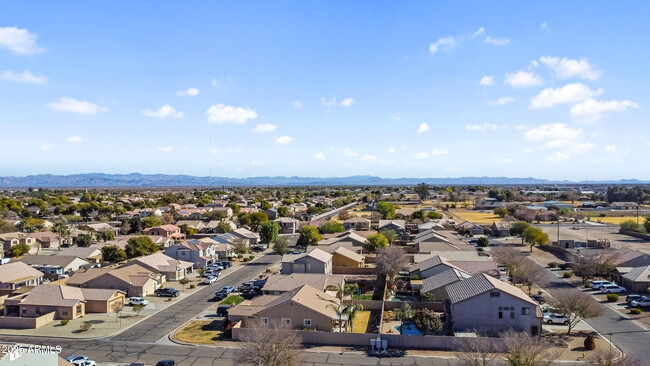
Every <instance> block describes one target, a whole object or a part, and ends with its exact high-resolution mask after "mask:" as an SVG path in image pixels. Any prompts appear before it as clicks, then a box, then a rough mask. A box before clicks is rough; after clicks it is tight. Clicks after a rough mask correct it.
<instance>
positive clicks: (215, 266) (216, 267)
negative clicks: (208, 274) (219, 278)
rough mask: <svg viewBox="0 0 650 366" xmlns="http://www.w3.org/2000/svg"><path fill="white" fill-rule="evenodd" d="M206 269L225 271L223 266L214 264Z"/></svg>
mask: <svg viewBox="0 0 650 366" xmlns="http://www.w3.org/2000/svg"><path fill="white" fill-rule="evenodd" d="M205 269H207V270H208V271H223V266H221V265H216V264H213V265H211V266H207V267H206V268H205Z"/></svg>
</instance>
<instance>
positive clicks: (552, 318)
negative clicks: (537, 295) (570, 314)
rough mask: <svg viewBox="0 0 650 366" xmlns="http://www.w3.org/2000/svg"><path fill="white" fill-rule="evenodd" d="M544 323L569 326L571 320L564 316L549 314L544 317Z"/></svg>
mask: <svg viewBox="0 0 650 366" xmlns="http://www.w3.org/2000/svg"><path fill="white" fill-rule="evenodd" d="M544 322H545V323H546V324H564V325H569V318H567V317H566V316H564V315H562V314H554V313H548V314H546V315H544Z"/></svg>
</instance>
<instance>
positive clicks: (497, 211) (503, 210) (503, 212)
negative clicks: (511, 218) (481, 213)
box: [493, 207, 508, 217]
mask: <svg viewBox="0 0 650 366" xmlns="http://www.w3.org/2000/svg"><path fill="white" fill-rule="evenodd" d="M493 212H494V214H495V215H497V216H499V217H506V215H507V214H508V210H507V209H506V208H505V207H497V208H495V209H494V211H493Z"/></svg>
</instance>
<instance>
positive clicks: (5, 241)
mask: <svg viewBox="0 0 650 366" xmlns="http://www.w3.org/2000/svg"><path fill="white" fill-rule="evenodd" d="M0 244H2V247H3V249H4V251H5V252H6V251H9V250H11V247H13V246H14V245H18V244H27V246H28V247H29V254H36V253H38V250H39V249H40V248H39V244H38V242H37V241H36V239H35V238H34V237H33V236H31V235H28V234H23V233H18V232H15V233H4V234H0Z"/></svg>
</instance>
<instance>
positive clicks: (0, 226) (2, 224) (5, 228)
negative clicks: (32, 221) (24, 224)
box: [0, 219, 17, 234]
mask: <svg viewBox="0 0 650 366" xmlns="http://www.w3.org/2000/svg"><path fill="white" fill-rule="evenodd" d="M16 230H17V228H16V226H14V225H12V224H10V223H8V222H6V221H5V220H3V219H0V234H4V233H11V232H14V231H16Z"/></svg>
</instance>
